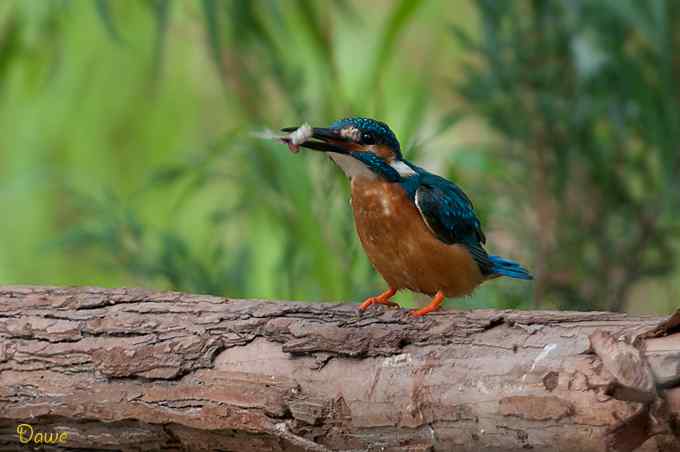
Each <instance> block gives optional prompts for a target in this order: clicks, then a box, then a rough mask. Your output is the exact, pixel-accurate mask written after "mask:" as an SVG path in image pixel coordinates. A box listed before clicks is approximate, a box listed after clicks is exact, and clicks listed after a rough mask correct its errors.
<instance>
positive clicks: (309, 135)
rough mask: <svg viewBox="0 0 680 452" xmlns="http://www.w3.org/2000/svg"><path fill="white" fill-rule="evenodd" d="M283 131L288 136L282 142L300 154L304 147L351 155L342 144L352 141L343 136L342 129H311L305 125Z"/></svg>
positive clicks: (285, 128)
mask: <svg viewBox="0 0 680 452" xmlns="http://www.w3.org/2000/svg"><path fill="white" fill-rule="evenodd" d="M281 131H282V132H286V133H288V136H285V137H283V138H281V141H283V142H284V143H286V144H287V145H288V148H289V149H290V150H291V151H293V152H298V151H299V149H300V147H303V148H307V149H313V150H315V151H322V152H336V153H338V154H348V153H349V151H348V150H347V149H346V148H345V147H343V146H342V142H349V141H350V139H348V138H347V137H344V136H342V135H341V132H340V129H333V128H327V127H311V126H310V125H309V124H303V125H302V126H299V127H284V128H283V129H281Z"/></svg>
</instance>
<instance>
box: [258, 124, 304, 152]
mask: <svg viewBox="0 0 680 452" xmlns="http://www.w3.org/2000/svg"><path fill="white" fill-rule="evenodd" d="M312 133H313V132H312V126H310V125H309V124H307V123H304V124H302V125H301V126H300V127H298V128H297V129H295V130H294V131H292V132H290V133H287V134H285V135H280V134H277V133H276V132H273V131H272V130H268V129H266V130H263V131H262V132H255V133H253V136H255V137H257V138H262V139H263V140H277V141H280V142H281V143H284V144H287V145H288V149H290V151H291V152H294V153H298V152H300V145H301V144H302V143H304V142H305V141H308V140H309V139H310V138H311V137H312Z"/></svg>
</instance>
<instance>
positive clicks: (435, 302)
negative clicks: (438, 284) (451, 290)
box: [410, 290, 444, 317]
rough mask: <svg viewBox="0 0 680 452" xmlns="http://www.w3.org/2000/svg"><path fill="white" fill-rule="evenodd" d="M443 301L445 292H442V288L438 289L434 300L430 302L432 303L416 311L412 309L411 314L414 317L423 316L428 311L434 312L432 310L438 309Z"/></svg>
mask: <svg viewBox="0 0 680 452" xmlns="http://www.w3.org/2000/svg"><path fill="white" fill-rule="evenodd" d="M443 301H444V294H443V293H442V291H441V290H439V291H437V293H436V294H435V296H434V298H433V299H432V301H431V302H430V304H428V305H427V306H425V307H424V308H423V309H418V310H416V311H411V313H410V314H411V316H412V317H422V316H424V315H425V314H428V313H430V312H432V311H436V310H437V309H439V307H440V306H441V305H442V302H443Z"/></svg>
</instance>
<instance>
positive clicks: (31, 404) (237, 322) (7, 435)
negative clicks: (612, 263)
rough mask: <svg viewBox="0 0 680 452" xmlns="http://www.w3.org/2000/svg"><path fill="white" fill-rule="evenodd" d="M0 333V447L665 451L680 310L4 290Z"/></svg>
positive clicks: (676, 400)
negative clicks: (448, 306) (422, 308)
mask: <svg viewBox="0 0 680 452" xmlns="http://www.w3.org/2000/svg"><path fill="white" fill-rule="evenodd" d="M0 340H1V342H0V449H2V450H19V449H20V444H19V443H18V438H17V432H16V428H17V425H18V424H19V423H29V424H31V425H32V426H33V427H34V429H35V431H43V432H68V441H66V442H65V443H64V444H63V445H62V447H63V449H57V448H56V447H54V448H53V450H64V449H66V450H70V449H72V450H79V449H78V448H85V449H87V450H125V451H136V450H228V451H251V450H274V451H281V450H285V451H288V450H290V451H326V450H375V451H378V450H381V451H451V450H456V451H457V450H460V451H480V450H498V451H501V450H503V451H507V450H510V451H519V450H525V449H532V450H534V451H544V450H545V451H552V450H561V451H571V450H579V451H591V450H592V451H604V450H619V451H631V450H636V449H638V450H664V451H671V450H680V440H679V439H678V438H679V436H680V311H679V312H678V313H676V315H674V316H673V317H671V318H670V319H667V320H665V321H663V319H661V318H655V317H636V316H628V315H624V314H613V313H606V312H554V311H534V312H527V311H491V310H476V311H442V312H438V313H435V314H433V315H428V316H426V317H424V318H421V319H413V318H410V317H408V316H406V315H405V311H399V310H394V309H388V308H382V307H375V308H371V309H370V310H369V312H367V313H363V314H359V313H358V312H357V310H356V305H352V304H340V305H337V304H304V303H290V302H264V301H252V300H231V299H224V298H219V297H211V296H200V295H188V294H181V293H167V292H165V293H163V292H152V291H147V290H137V289H98V288H68V289H65V288H53V287H5V288H0ZM26 447H27V446H23V450H26ZM41 450H52V449H50V447H47V448H44V449H41Z"/></svg>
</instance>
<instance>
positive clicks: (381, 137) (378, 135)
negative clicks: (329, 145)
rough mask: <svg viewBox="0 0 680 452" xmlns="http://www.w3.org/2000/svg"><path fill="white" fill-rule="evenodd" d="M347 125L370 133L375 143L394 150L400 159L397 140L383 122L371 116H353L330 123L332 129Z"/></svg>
mask: <svg viewBox="0 0 680 452" xmlns="http://www.w3.org/2000/svg"><path fill="white" fill-rule="evenodd" d="M348 126H353V127H355V128H356V129H358V130H359V131H361V132H362V133H368V134H371V135H372V136H373V137H374V139H375V143H376V144H384V145H386V146H389V147H390V148H391V149H392V150H393V151H394V153H395V155H396V157H397V159H399V160H401V159H402V156H401V146H400V145H399V140H397V136H396V135H395V134H394V132H392V130H391V129H390V127H389V126H388V125H387V124H385V123H384V122H382V121H377V120H375V119H371V118H365V117H361V116H354V117H351V118H343V119H339V120H337V121H335V122H334V123H333V124H331V128H332V129H342V128H345V127H348Z"/></svg>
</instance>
